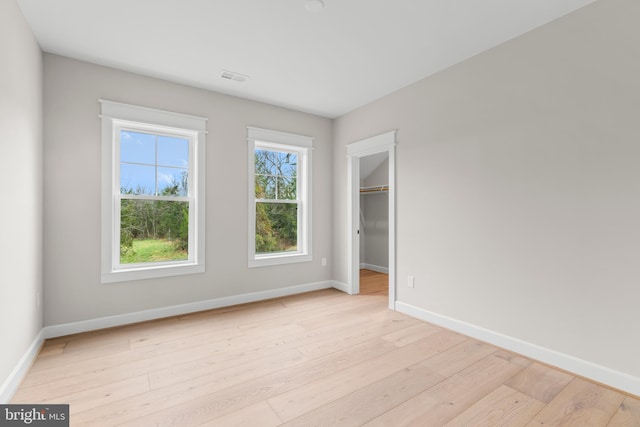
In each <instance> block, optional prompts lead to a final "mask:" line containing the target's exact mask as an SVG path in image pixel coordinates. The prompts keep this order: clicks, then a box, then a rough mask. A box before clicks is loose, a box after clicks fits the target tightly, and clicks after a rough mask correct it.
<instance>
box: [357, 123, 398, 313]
mask: <svg viewBox="0 0 640 427" xmlns="http://www.w3.org/2000/svg"><path fill="white" fill-rule="evenodd" d="M395 135H396V132H395V131H391V132H387V133H384V134H381V135H377V136H374V137H371V138H367V139H364V140H362V141H358V142H354V143H353V144H349V145H348V146H347V156H348V164H347V169H348V170H347V180H348V205H347V206H348V227H347V229H348V230H349V235H348V239H347V254H348V255H347V256H348V258H349V259H348V267H349V268H348V276H349V283H348V286H349V293H350V294H358V293H360V267H361V264H364V266H365V267H366V266H367V264H368V263H366V262H364V263H363V262H362V259H361V247H362V245H364V244H366V239H367V236H366V235H364V238H363V232H366V231H367V229H366V222H367V221H366V219H365V218H364V213H363V212H362V210H361V197H368V196H361V194H362V193H361V189H363V190H365V192H366V191H367V190H370V191H371V192H374V191H376V188H375V187H377V191H378V195H383V194H384V195H386V198H385V201H386V209H387V215H386V220H384V219H380V222H379V223H378V224H374V227H375V226H379V227H380V228H381V230H378V231H379V233H378V235H377V236H375V235H371V234H370V237H374V236H375V237H377V239H375V238H374V239H375V240H378V241H381V240H383V239H380V238H381V237H386V245H387V246H386V248H383V249H384V250H382V251H380V250H379V249H380V248H379V247H378V248H376V250H375V252H376V258H372V259H377V260H378V261H376V262H377V263H380V264H386V266H384V265H382V266H380V265H376V264H371V263H369V266H370V267H371V266H374V267H380V268H381V269H386V270H387V272H388V295H389V308H390V309H395ZM385 162H386V163H385ZM376 163H377V164H376ZM383 164H384V166H381V165H383ZM372 167H373V169H371V168H372ZM378 168H381V169H380V170H377V169H378ZM369 169H371V171H370V173H369V174H368V175H367V171H368V170H369ZM361 171H362V172H361ZM374 171H375V172H376V174H375V175H374V178H375V179H376V180H377V181H381V182H380V183H376V184H375V185H370V186H367V185H366V183H367V179H366V178H367V177H369V176H371V175H373V173H374ZM361 174H365V178H363V177H362V176H361ZM385 178H386V183H385V182H382V181H384V180H385ZM369 183H372V181H371V180H369ZM363 184H364V185H363ZM367 187H374V188H371V189H368V188H367ZM372 200H373V199H372ZM381 200H382V199H381ZM364 204H366V205H368V204H369V203H368V199H367V202H365V203H364ZM365 209H366V206H365ZM378 211H379V208H378ZM363 220H364V221H363ZM363 225H364V227H363ZM365 250H366V249H365ZM381 253H382V254H381ZM381 257H382V258H381ZM385 257H386V260H385V259H384V258H385ZM384 261H386V263H385V262H384ZM383 271H384V270H383ZM383 271H382V272H383Z"/></svg>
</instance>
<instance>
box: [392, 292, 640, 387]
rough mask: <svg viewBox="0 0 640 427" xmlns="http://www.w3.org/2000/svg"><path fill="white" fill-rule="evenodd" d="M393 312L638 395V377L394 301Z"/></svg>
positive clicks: (639, 381)
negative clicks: (394, 309)
mask: <svg viewBox="0 0 640 427" xmlns="http://www.w3.org/2000/svg"><path fill="white" fill-rule="evenodd" d="M396 310H397V311H399V312H401V313H404V314H407V315H409V316H412V317H415V318H417V319H420V320H424V321H425V322H429V323H432V324H434V325H438V326H442V327H444V328H447V329H450V330H452V331H455V332H459V333H461V334H463V335H467V336H469V337H471V338H475V339H478V340H480V341H484V342H487V343H489V344H493V345H496V346H498V347H501V348H504V349H506V350H510V351H513V352H515V353H519V354H522V355H523V356H527V357H529V358H532V359H535V360H538V361H540V362H543V363H546V364H549V365H552V366H556V367H558V368H560V369H563V370H565V371H568V372H573V373H574V374H576V375H579V376H582V377H585V378H589V379H591V380H593V381H596V382H599V383H602V384H605V385H608V386H610V387H613V388H616V389H618V390H622V391H624V392H627V393H630V394H632V395H634V396H640V378H638V377H634V376H632V375H629V374H625V373H624V372H620V371H616V370H613V369H610V368H607V367H605V366H602V365H598V364H596V363H593V362H589V361H587V360H583V359H579V358H577V357H574V356H571V355H568V354H564V353H560V352H558V351H555V350H551V349H548V348H545V347H541V346H539V345H536V344H532V343H530V342H527V341H523V340H520V339H518V338H514V337H510V336H508V335H504V334H501V333H499V332H495V331H492V330H489V329H485V328H482V327H480V326H476V325H473V324H471V323H466V322H463V321H461V320H457V319H453V318H451V317H447V316H443V315H441V314H437V313H434V312H431V311H428V310H424V309H421V308H419V307H415V306H413V305H410V304H406V303H403V302H399V301H397V302H396Z"/></svg>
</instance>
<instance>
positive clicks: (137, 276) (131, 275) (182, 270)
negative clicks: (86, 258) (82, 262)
mask: <svg viewBox="0 0 640 427" xmlns="http://www.w3.org/2000/svg"><path fill="white" fill-rule="evenodd" d="M204 272H205V267H204V265H201V264H187V265H184V264H181V265H162V266H153V267H146V268H144V267H143V268H135V269H130V270H116V271H112V272H110V273H103V274H102V277H101V281H100V282H101V283H103V284H104V283H117V282H128V281H132V280H144V279H158V278H161V277H172V276H183V275H186V274H197V273H204Z"/></svg>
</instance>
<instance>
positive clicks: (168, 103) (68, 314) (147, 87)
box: [44, 54, 333, 325]
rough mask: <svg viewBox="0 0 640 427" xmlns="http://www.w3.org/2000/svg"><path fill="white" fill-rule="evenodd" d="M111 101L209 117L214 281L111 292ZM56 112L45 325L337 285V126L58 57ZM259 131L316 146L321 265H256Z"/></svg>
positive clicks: (51, 67) (50, 59)
mask: <svg viewBox="0 0 640 427" xmlns="http://www.w3.org/2000/svg"><path fill="white" fill-rule="evenodd" d="M99 98H103V99H108V100H112V101H119V102H125V103H130V104H136V105H142V106H148V107H152V108H159V109H163V110H169V111H175V112H180V113H187V114H193V115H196V116H202V117H207V118H209V123H208V131H209V133H208V135H207V159H206V161H207V182H206V188H207V201H206V203H207V206H206V208H207V215H206V216H207V221H206V249H207V253H206V255H207V256H206V266H207V271H206V273H205V274H197V275H188V276H180V277H171V278H164V279H158V280H143V281H136V282H124V283H115V284H108V285H101V284H100V212H101V210H100V185H101V184H100V144H101V142H100V121H99V119H98V114H99V104H98V99H99ZM44 115H45V128H44V135H45V198H44V209H45V211H44V215H45V223H44V253H45V265H44V270H45V286H46V288H47V298H46V303H45V309H44V323H45V325H57V324H63V323H67V322H74V321H81V320H86V319H94V318H99V317H104V316H110V315H117V314H123V313H130V312H136V311H141V310H146V309H153V308H160V307H166V306H172V305H177V304H183V303H190V302H195V301H202V300H207V299H213V298H218V297H225V296H231V295H238V294H243V293H249V292H257V291H264V290H270V289H276V288H283V287H287V286H292V285H299V284H306V283H315V282H320V281H325V280H329V279H330V278H331V251H330V249H331V248H330V242H331V222H332V218H331V209H332V199H331V188H332V184H333V183H332V176H331V165H330V162H331V155H332V144H331V137H332V134H331V130H332V122H331V120H329V119H324V118H320V117H317V116H313V115H309V114H304V113H299V112H295V111H291V110H287V109H283V108H278V107H273V106H269V105H266V104H261V103H258V102H253V101H247V100H242V99H239V98H234V97H231V96H225V95H221V94H216V93H213V92H209V91H205V90H200V89H196V88H192V87H187V86H183V85H179V84H174V83H169V82H166V81H162V80H157V79H153V78H149V77H143V76H140V75H136V74H131V73H127V72H122V71H117V70H114V69H110V68H106V67H101V66H97V65H91V64H88V63H84V62H79V61H74V60H71V59H67V58H63V57H60V56H55V55H51V54H45V56H44ZM247 126H257V127H263V128H268V129H274V130H279V131H285V132H291V133H297V134H302V135H309V136H312V137H314V138H315V142H314V147H315V149H314V152H313V192H312V198H313V212H312V214H313V218H312V220H313V248H312V251H313V256H314V259H313V261H312V262H308V263H300V264H290V265H285V266H274V267H263V268H253V269H248V267H247V221H248V219H247V214H248V210H247V188H248V184H247V142H246V137H247V134H246V127H247ZM322 257H326V258H328V260H329V266H328V267H322V266H321V262H320V260H321V258H322Z"/></svg>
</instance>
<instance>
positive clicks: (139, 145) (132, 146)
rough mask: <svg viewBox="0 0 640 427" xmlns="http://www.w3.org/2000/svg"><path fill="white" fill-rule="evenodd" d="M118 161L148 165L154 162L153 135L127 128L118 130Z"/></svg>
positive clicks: (154, 142)
mask: <svg viewBox="0 0 640 427" xmlns="http://www.w3.org/2000/svg"><path fill="white" fill-rule="evenodd" d="M120 161H121V162H129V163H145V164H148V165H153V164H155V162H156V137H155V135H149V134H148V133H140V132H131V131H128V130H123V131H120Z"/></svg>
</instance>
